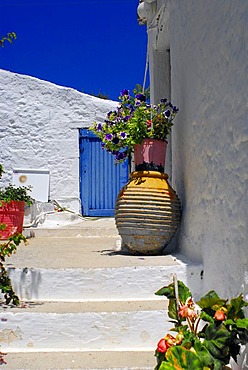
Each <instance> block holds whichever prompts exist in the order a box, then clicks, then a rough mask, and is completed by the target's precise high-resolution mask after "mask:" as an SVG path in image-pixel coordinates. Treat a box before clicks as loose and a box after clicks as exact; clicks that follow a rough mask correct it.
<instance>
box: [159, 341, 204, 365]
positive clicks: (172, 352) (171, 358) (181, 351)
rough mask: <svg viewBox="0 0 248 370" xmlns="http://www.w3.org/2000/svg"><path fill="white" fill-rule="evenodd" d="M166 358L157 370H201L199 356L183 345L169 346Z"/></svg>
mask: <svg viewBox="0 0 248 370" xmlns="http://www.w3.org/2000/svg"><path fill="white" fill-rule="evenodd" d="M166 360H167V361H168V362H165V361H164V362H162V364H161V366H160V368H159V370H168V369H170V370H193V369H194V370H203V365H202V362H201V360H200V359H199V357H198V356H197V355H196V354H195V353H193V352H191V351H189V350H187V349H185V348H183V347H179V346H173V347H170V348H169V349H168V351H167V352H166Z"/></svg>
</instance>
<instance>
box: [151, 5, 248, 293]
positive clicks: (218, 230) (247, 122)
mask: <svg viewBox="0 0 248 370" xmlns="http://www.w3.org/2000/svg"><path fill="white" fill-rule="evenodd" d="M161 3H163V4H166V12H167V16H166V17H167V18H166V17H164V23H165V24H164V30H165V31H166V30H167V31H166V32H167V33H166V32H164V34H163V31H161V29H162V28H161V27H160V30H157V31H156V40H159V38H160V40H162V41H161V43H160V44H158V43H157V44H154V43H153V46H152V48H153V50H150V52H154V48H155V49H156V48H157V51H159V48H160V49H162V50H163V48H164V49H165V48H167V47H168V46H169V48H170V56H171V96H172V101H173V102H174V104H176V105H177V106H178V107H179V109H180V112H179V114H178V117H177V120H176V124H175V126H174V129H173V135H172V173H173V185H174V186H173V187H174V188H175V189H176V190H177V192H178V194H179V196H180V198H181V200H182V204H183V219H182V224H181V228H180V232H179V239H178V249H179V250H180V252H182V253H183V254H185V255H187V256H188V257H190V258H191V259H192V260H196V261H202V262H203V265H204V284H205V289H206V290H207V289H216V290H217V291H218V292H219V294H221V295H228V296H232V295H235V294H238V293H239V292H244V293H245V294H246V295H247V294H248V103H247V97H248V2H247V1H245V0H236V1H233V0H218V1H212V0H187V1H185V0H174V1H163V2H161V1H160V5H161ZM166 19H167V21H166ZM166 24H167V26H166ZM165 62H166V61H165ZM157 67H158V66H157V65H156V64H152V65H150V68H151V72H153V71H154V70H156V68H157ZM154 89H155V90H156V86H155V87H154ZM158 89H159V86H158ZM247 298H248V296H247Z"/></svg>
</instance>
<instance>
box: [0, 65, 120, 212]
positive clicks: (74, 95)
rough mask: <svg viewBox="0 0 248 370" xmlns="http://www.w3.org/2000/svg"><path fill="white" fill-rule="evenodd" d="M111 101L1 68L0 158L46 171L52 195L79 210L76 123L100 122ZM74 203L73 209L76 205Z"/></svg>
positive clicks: (9, 179) (8, 164) (9, 164)
mask: <svg viewBox="0 0 248 370" xmlns="http://www.w3.org/2000/svg"><path fill="white" fill-rule="evenodd" d="M115 105H116V103H114V102H112V101H107V100H103V99H99V98H96V97H93V96H90V95H87V94H83V93H80V92H78V91H76V90H73V89H71V88H66V87H61V86H57V85H55V84H52V83H50V82H46V81H41V80H39V79H37V78H33V77H29V76H24V75H20V74H16V73H11V72H8V71H3V70H0V163H2V164H3V165H4V168H5V170H6V174H5V175H4V176H3V178H2V182H3V183H4V184H7V183H9V182H12V170H13V168H25V169H34V168H35V169H41V168H46V169H49V170H50V174H51V176H50V188H51V193H50V195H51V199H61V198H63V197H65V198H66V199H67V198H68V202H67V205H68V206H69V207H72V208H74V210H76V211H81V210H80V209H79V202H78V198H79V131H78V129H79V128H82V127H89V126H90V125H91V124H92V123H93V122H94V121H95V120H99V121H100V122H101V121H102V120H103V119H104V117H105V114H106V112H108V111H109V110H110V109H112V108H113V106H115ZM75 208H77V209H75Z"/></svg>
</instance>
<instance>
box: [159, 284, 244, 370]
mask: <svg viewBox="0 0 248 370" xmlns="http://www.w3.org/2000/svg"><path fill="white" fill-rule="evenodd" d="M155 294H157V295H164V296H166V297H167V298H168V299H169V310H168V311H169V313H168V315H169V317H170V318H171V319H172V321H171V322H173V323H174V328H173V329H171V330H172V331H175V332H176V333H177V334H175V336H173V335H171V334H167V335H166V336H165V337H164V338H162V339H160V341H159V342H158V344H157V349H156V351H155V356H156V357H157V366H156V368H155V370H181V369H188V370H193V369H197V370H209V369H211V370H220V369H222V368H223V366H224V365H227V364H228V363H229V361H230V359H231V358H233V359H234V360H235V361H236V362H237V356H238V354H239V352H240V347H241V345H245V344H246V343H248V318H245V315H244V310H243V308H244V307H245V306H248V303H246V302H245V301H244V300H243V297H242V295H239V296H238V297H237V298H234V299H231V300H230V302H229V301H228V300H226V299H221V298H219V296H218V295H217V293H216V292H215V291H214V290H212V291H210V292H208V293H207V294H206V295H205V296H204V297H202V298H201V299H200V301H199V302H197V305H196V304H195V303H194V301H193V299H192V295H191V292H190V291H189V289H188V288H187V287H186V286H185V285H184V283H183V282H181V281H178V283H177V282H175V281H174V283H172V284H170V285H169V286H165V287H163V288H161V289H160V290H158V291H157V292H156V293H155ZM200 324H201V329H199V326H200Z"/></svg>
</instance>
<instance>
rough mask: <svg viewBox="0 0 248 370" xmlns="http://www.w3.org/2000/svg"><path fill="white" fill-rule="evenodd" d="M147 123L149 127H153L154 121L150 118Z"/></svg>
mask: <svg viewBox="0 0 248 370" xmlns="http://www.w3.org/2000/svg"><path fill="white" fill-rule="evenodd" d="M146 125H147V127H151V126H152V121H151V120H150V119H149V120H147V121H146Z"/></svg>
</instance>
